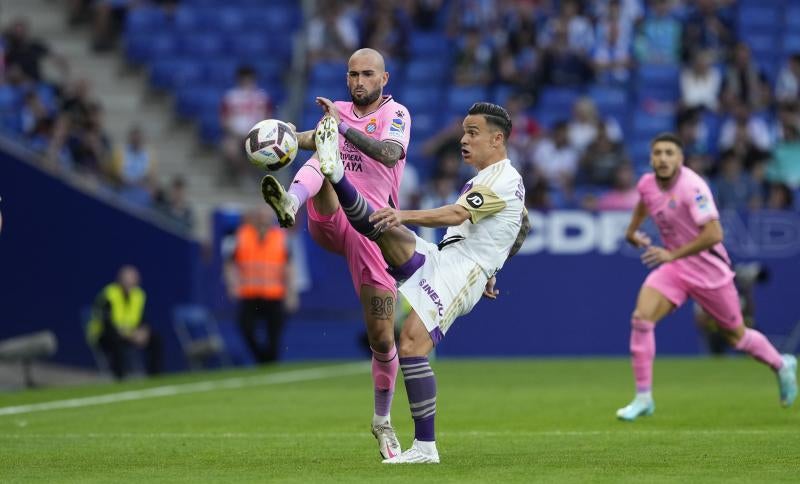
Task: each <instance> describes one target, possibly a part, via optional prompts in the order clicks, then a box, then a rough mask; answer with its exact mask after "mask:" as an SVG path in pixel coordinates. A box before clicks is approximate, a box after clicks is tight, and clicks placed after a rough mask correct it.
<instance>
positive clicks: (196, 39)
mask: <svg viewBox="0 0 800 484" xmlns="http://www.w3.org/2000/svg"><path fill="white" fill-rule="evenodd" d="M224 47H225V43H224V38H223V37H222V36H220V35H216V34H213V33H210V32H206V33H202V34H191V35H184V36H182V37H181V52H183V54H184V55H186V56H188V57H191V58H195V59H197V60H198V61H199V60H202V59H205V58H208V57H214V56H217V55H219V54H221V53H222V52H223V49H224Z"/></svg>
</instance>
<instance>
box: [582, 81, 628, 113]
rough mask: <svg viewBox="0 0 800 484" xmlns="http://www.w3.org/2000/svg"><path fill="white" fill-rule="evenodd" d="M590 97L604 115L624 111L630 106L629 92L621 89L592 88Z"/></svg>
mask: <svg viewBox="0 0 800 484" xmlns="http://www.w3.org/2000/svg"><path fill="white" fill-rule="evenodd" d="M589 97H590V98H592V100H593V101H594V103H595V105H596V106H597V109H598V110H599V111H600V112H601V113H603V114H605V113H606V112H609V111H615V112H618V111H619V110H620V109H623V110H624V109H626V108H627V105H628V92H627V91H626V90H625V89H623V88H621V87H610V86H592V87H590V88H589Z"/></svg>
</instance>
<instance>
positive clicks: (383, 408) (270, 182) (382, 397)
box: [261, 49, 411, 459]
mask: <svg viewBox="0 0 800 484" xmlns="http://www.w3.org/2000/svg"><path fill="white" fill-rule="evenodd" d="M347 69H348V70H347V87H348V89H349V91H350V97H351V99H352V101H351V102H344V101H338V102H335V103H334V102H331V101H330V100H329V99H326V98H317V102H318V103H319V104H320V105H321V106H322V108H323V110H324V111H325V112H326V113H328V114H330V115H331V116H333V117H334V118H335V119H336V122H337V123H338V129H339V133H340V134H341V136H338V139H339V152H340V153H341V159H342V162H343V163H344V167H345V171H346V172H347V176H348V177H349V179H350V180H351V181H352V183H353V185H354V186H355V187H356V188H357V189H358V190H359V191H361V192H362V193H363V194H364V196H365V198H366V199H367V200H368V201H369V202H370V203H371V204H373V206H375V207H380V208H383V207H386V206H391V207H397V205H398V204H397V195H398V188H399V186H400V178H401V177H402V175H403V167H404V166H405V158H406V150H407V148H408V142H409V139H410V134H411V117H410V116H409V114H408V110H407V109H406V108H405V107H404V106H403V105H401V104H399V103H397V102H395V101H394V99H392V97H391V96H384V95H383V88H384V87H385V86H386V83H387V82H388V80H389V73H387V72H386V70H385V66H384V61H383V57H382V56H381V55H380V54H379V53H378V52H377V51H375V50H372V49H361V50H358V51H356V52H355V53H354V54H353V55H352V56H351V57H350V60H349V62H348V67H347ZM335 134H336V133H335V132H334V133H321V132H319V133H316V132H315V131H314V130H311V131H305V132H302V133H298V134H297V140H298V145H299V147H300V148H303V149H307V150H316V145H317V143H316V141H315V135H316V136H327V135H331V136H332V135H335ZM318 159H319V158H318V156H317V154H316V153H315V154H314V156H312V157H311V159H310V160H309V161H308V162H307V163H306V164H305V165H303V166H302V167H301V168H300V170H298V172H297V174H296V175H295V177H294V180H293V181H292V184H291V185H290V187H289V189H288V190H284V188H283V187H282V186H281V184H280V183H279V182H278V181H277V180H276V179H275V178H274V177H272V176H270V175H267V176H266V177H264V180H263V181H262V183H261V190H262V193H263V195H264V200H265V201H266V202H267V203H268V204H269V205H270V206H271V207H272V208H273V209H274V210H275V213H276V214H277V215H278V220H279V221H280V224H281V226H283V227H289V226H292V225H294V222H295V215H296V214H297V211H298V209H299V207H300V206H302V205H303V204H306V210H307V211H308V228H309V231H310V232H311V236H312V237H313V238H314V240H315V241H316V242H317V243H318V244H320V245H321V246H322V247H324V248H326V249H328V250H330V251H332V252H334V253H337V254H341V255H344V257H345V259H347V265H348V267H349V269H350V275H351V277H352V280H353V286H354V288H355V290H356V293H357V294H358V296H359V299H360V300H361V304H362V307H363V310H364V319H365V321H366V326H367V336H368V339H369V345H370V348H372V377H373V383H374V389H375V413H374V415H373V418H372V433H373V435H374V436H375V438H376V439H377V440H378V447H379V449H380V452H381V455H382V456H383V458H384V459H389V458H391V457H393V456H395V455H398V454H399V453H400V443H399V441H398V440H397V436H396V435H395V432H394V429H393V428H392V425H391V422H390V418H389V410H390V409H391V404H392V396H393V394H394V387H395V381H396V379H397V370H398V366H399V363H398V357H397V348H396V346H395V341H394V308H395V301H396V297H397V289H396V288H395V282H394V279H393V278H392V277H391V276H390V275H389V273H388V272H386V263H385V262H384V260H383V256H382V255H381V251H380V249H379V248H378V246H377V245H375V243H374V242H372V241H370V240H368V239H367V238H366V237H364V236H363V235H361V234H359V233H358V232H357V231H356V230H354V229H353V228H352V227H351V225H350V224H349V223H348V221H347V217H345V214H344V212H343V211H342V209H341V207H340V206H339V201H338V200H337V198H336V193H335V192H334V191H333V189H332V188H331V184H330V182H329V181H327V180H326V179H325V177H324V176H323V175H322V173H321V172H320V169H319V161H318ZM309 199H310V200H311V202H310V203H306V202H307V201H308V200H309Z"/></svg>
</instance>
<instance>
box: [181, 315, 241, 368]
mask: <svg viewBox="0 0 800 484" xmlns="http://www.w3.org/2000/svg"><path fill="white" fill-rule="evenodd" d="M172 326H173V328H174V329H175V334H176V335H177V336H178V341H179V342H180V344H181V349H182V350H183V355H184V356H185V357H186V363H187V365H188V366H189V368H190V369H193V370H195V369H201V368H203V367H206V366H208V365H209V363H211V362H218V363H219V364H220V365H221V366H229V365H230V357H229V356H228V352H227V349H226V346H225V341H224V339H223V337H222V334H221V333H220V330H219V326H218V325H217V321H216V320H215V319H214V318H213V317H212V316H211V314H210V313H209V311H208V310H207V309H206V308H205V307H203V306H200V305H197V304H183V305H178V306H175V307H174V308H173V309H172ZM215 360H216V361H215Z"/></svg>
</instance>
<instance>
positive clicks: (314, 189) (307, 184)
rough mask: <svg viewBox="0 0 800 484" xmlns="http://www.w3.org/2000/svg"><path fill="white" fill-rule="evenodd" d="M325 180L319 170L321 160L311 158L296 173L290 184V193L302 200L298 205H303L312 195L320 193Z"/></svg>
mask: <svg viewBox="0 0 800 484" xmlns="http://www.w3.org/2000/svg"><path fill="white" fill-rule="evenodd" d="M324 180H325V177H324V176H323V175H322V172H321V171H320V170H319V161H318V160H317V159H316V158H311V159H309V160H308V161H307V162H306V164H305V165H303V166H301V167H300V169H299V170H297V173H296V174H295V175H294V180H292V184H291V185H289V193H290V194H292V195H294V196H296V197H297V199H298V200H299V201H300V203H298V205H297V206H298V207H300V206H302V205H303V204H304V203H306V201H308V199H309V198H310V197H313V196H314V195H316V194H317V193H319V190H320V188H322V182H323V181H324Z"/></svg>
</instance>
